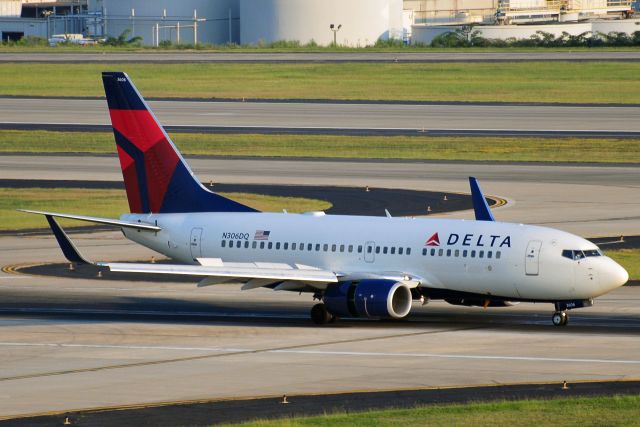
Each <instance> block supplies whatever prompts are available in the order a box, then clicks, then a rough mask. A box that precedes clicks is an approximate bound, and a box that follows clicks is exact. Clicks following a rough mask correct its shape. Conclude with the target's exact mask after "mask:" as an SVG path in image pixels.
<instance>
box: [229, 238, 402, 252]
mask: <svg viewBox="0 0 640 427" xmlns="http://www.w3.org/2000/svg"><path fill="white" fill-rule="evenodd" d="M220 246H222V247H223V248H237V249H241V248H244V249H249V247H251V249H275V250H284V251H288V250H291V251H296V250H297V251H305V250H306V251H307V252H312V251H315V252H320V251H322V252H342V253H344V252H347V253H353V252H357V253H359V254H361V253H362V252H363V250H364V247H363V246H362V245H338V244H328V243H324V244H320V243H307V244H305V243H288V242H287V243H281V242H257V241H253V242H249V241H248V240H244V241H243V240H222V242H221V243H220ZM366 250H367V253H373V252H374V250H375V253H376V254H380V253H382V254H385V255H386V254H390V255H396V254H397V255H411V248H403V247H395V246H375V249H374V246H367V249H366Z"/></svg>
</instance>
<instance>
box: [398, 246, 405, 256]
mask: <svg viewBox="0 0 640 427" xmlns="http://www.w3.org/2000/svg"><path fill="white" fill-rule="evenodd" d="M403 249H404V248H403V247H400V248H398V255H402V250H403Z"/></svg>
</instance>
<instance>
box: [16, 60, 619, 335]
mask: <svg viewBox="0 0 640 427" xmlns="http://www.w3.org/2000/svg"><path fill="white" fill-rule="evenodd" d="M102 80H103V83H104V89H105V93H106V98H107V104H108V108H109V114H110V117H111V122H112V126H113V133H114V136H115V142H116V146H117V151H118V156H119V160H120V166H121V169H122V174H123V178H124V183H125V189H126V194H127V199H128V202H129V208H130V213H125V214H123V215H121V216H120V219H110V218H98V217H89V216H82V215H73V214H64V213H55V212H42V211H27V210H24V212H30V213H36V214H40V215H44V216H45V217H46V219H47V221H48V223H49V226H50V227H51V229H52V231H53V233H54V235H55V237H56V239H57V241H58V243H59V245H60V247H61V249H62V251H63V253H64V255H65V256H66V258H67V259H68V260H69V261H70V262H72V263H79V264H83V263H84V264H94V263H93V262H92V261H90V260H88V259H86V258H85V257H84V256H83V255H82V254H81V253H80V252H79V251H78V249H77V248H76V247H75V246H74V244H73V242H72V241H71V240H70V239H69V237H68V236H67V234H66V233H65V232H64V230H63V229H62V228H61V227H60V226H59V224H58V223H57V221H56V219H55V218H70V219H76V220H80V221H89V222H95V223H100V224H108V225H113V226H115V227H119V228H120V229H121V230H122V232H123V234H124V236H125V237H126V238H128V239H130V240H132V241H133V242H136V243H138V244H141V245H143V246H145V247H147V248H150V249H152V250H154V251H156V252H159V253H161V254H163V255H165V256H166V257H168V258H170V260H171V262H172V263H170V264H164V263H122V262H98V263H95V265H97V266H99V267H102V268H108V269H109V270H111V271H114V272H132V273H141V274H151V273H154V274H168V275H192V276H199V277H200V278H201V280H200V282H199V283H198V286H199V287H203V286H213V285H217V284H221V283H228V282H233V283H237V282H240V283H242V289H243V290H249V289H255V288H261V287H266V288H271V289H273V290H276V291H281V290H286V291H295V292H300V293H303V292H304V293H308V294H310V295H312V296H313V299H314V301H315V300H318V301H319V302H318V303H317V304H315V305H314V306H313V307H312V309H311V313H310V315H311V319H312V320H313V322H314V323H316V324H326V323H330V322H333V321H335V320H336V319H338V318H341V317H343V318H344V317H347V318H357V317H361V318H391V319H404V318H406V317H407V316H409V314H410V312H411V308H412V305H413V303H414V302H419V301H421V302H422V303H426V302H428V301H429V300H436V299H437V300H444V301H446V302H448V303H450V304H453V305H462V306H480V307H485V308H486V307H507V306H510V305H513V304H516V303H519V302H536V303H539V302H543V303H551V304H554V307H555V311H554V313H553V315H552V318H551V320H552V323H553V324H554V325H556V326H563V325H566V324H567V323H568V319H569V318H568V315H567V311H568V310H571V309H576V308H582V307H589V306H591V305H592V304H593V299H594V298H595V297H598V296H600V295H603V294H605V293H607V292H610V291H612V290H613V289H616V288H618V287H620V286H622V285H624V284H625V283H626V282H627V280H628V278H629V275H628V273H627V272H626V270H625V269H624V268H622V267H621V266H620V265H618V264H617V263H616V262H615V261H613V260H612V259H611V258H609V257H607V256H604V255H603V253H602V252H601V251H600V249H599V248H598V247H597V246H596V245H595V244H593V243H591V242H589V241H588V240H585V239H583V238H581V237H579V236H576V235H572V234H569V233H567V232H564V231H560V230H556V229H551V228H546V227H540V226H534V225H524V224H513V223H506V222H499V221H496V220H495V218H494V216H493V213H492V212H491V210H490V208H489V206H488V204H487V201H486V199H485V197H484V195H483V193H482V191H481V189H480V186H479V184H478V181H477V180H476V179H475V178H473V177H471V178H469V181H470V186H471V194H472V200H473V207H474V212H475V220H453V219H437V218H395V217H391V216H390V215H389V214H388V212H387V215H386V216H380V217H373V216H345V215H326V214H325V213H324V212H308V213H302V214H290V213H286V212H283V213H267V212H259V211H257V210H255V209H253V208H251V207H248V206H245V205H243V204H241V203H238V202H236V201H234V200H231V199H228V198H225V197H223V196H220V195H218V194H216V193H214V192H211V191H209V190H208V189H207V188H206V187H204V186H203V185H202V184H201V183H200V182H199V181H198V180H197V179H196V177H195V175H194V174H193V172H192V171H191V169H190V168H189V166H188V165H187V163H186V162H185V160H184V158H183V157H182V155H181V154H180V152H179V151H178V150H177V148H176V147H175V145H174V144H173V142H172V141H171V138H169V136H168V135H167V133H166V132H165V130H164V129H163V127H162V126H161V124H160V123H159V122H158V120H157V119H156V117H155V116H154V114H153V112H152V111H151V109H150V108H149V106H148V105H147V103H146V102H145V101H144V99H143V98H142V96H141V95H140V93H139V92H138V90H137V89H136V87H135V86H134V84H133V82H132V81H131V79H130V78H129V76H128V75H127V74H125V73H123V72H104V73H102Z"/></svg>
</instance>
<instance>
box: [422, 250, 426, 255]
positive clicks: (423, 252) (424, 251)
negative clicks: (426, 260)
mask: <svg viewBox="0 0 640 427" xmlns="http://www.w3.org/2000/svg"><path fill="white" fill-rule="evenodd" d="M426 255H427V248H424V249H423V250H422V256H426Z"/></svg>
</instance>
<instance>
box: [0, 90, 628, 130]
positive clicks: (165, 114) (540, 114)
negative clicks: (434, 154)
mask: <svg viewBox="0 0 640 427" xmlns="http://www.w3.org/2000/svg"><path fill="white" fill-rule="evenodd" d="M150 106H151V108H152V109H153V111H154V113H155V114H156V116H157V117H158V119H159V120H160V121H161V122H162V123H163V125H165V126H167V127H168V128H169V129H171V130H176V131H179V130H186V131H190V132H194V131H198V130H200V131H202V132H207V131H217V132H220V131H224V130H225V129H229V131H231V132H239V131H244V132H252V131H253V132H266V131H269V130H273V131H278V130H279V131H282V132H299V133H304V132H311V133H313V132H315V133H319V132H334V133H358V132H366V133H376V132H377V133H380V134H385V133H386V134H416V133H418V132H419V133H426V134H429V133H433V134H434V135H438V134H460V135H463V134H471V135H474V134H494V135H499V134H510V133H512V134H520V135H521V134H530V135H536V134H541V133H542V134H545V133H546V134H554V133H557V134H558V135H560V136H567V135H581V136H585V135H586V136H589V135H591V134H594V133H595V134H598V135H600V136H607V135H608V136H612V137H615V136H618V135H620V136H635V137H637V136H638V135H640V107H639V106H567V105H564V106H552V105H510V104H507V105H501V104H376V103H373V104H372V103H369V104H367V103H362V104H357V103H331V102H322V103H313V102H309V103H307V102H291V103H287V102H205V101H184V100H181V101H166V100H164V101H150ZM0 118H1V119H0V126H2V127H3V128H11V127H18V128H20V127H23V128H24V125H30V124H33V125H37V126H40V127H42V126H50V128H56V129H74V128H76V126H88V127H92V126H96V125H97V126H107V125H109V124H110V121H109V116H108V111H107V108H106V102H105V101H104V100H98V99H61V98H36V99H33V98H0ZM76 129H77V128H76ZM102 129H108V128H102Z"/></svg>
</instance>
